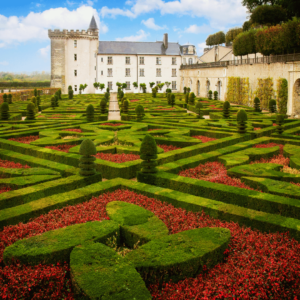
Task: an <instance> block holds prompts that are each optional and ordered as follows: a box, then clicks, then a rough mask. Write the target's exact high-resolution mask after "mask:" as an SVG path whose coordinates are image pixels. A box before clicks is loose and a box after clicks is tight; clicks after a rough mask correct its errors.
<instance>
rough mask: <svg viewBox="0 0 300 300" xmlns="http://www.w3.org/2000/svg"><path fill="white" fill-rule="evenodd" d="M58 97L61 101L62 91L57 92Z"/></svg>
mask: <svg viewBox="0 0 300 300" xmlns="http://www.w3.org/2000/svg"><path fill="white" fill-rule="evenodd" d="M57 97H58V99H59V100H61V89H59V90H58V91H57Z"/></svg>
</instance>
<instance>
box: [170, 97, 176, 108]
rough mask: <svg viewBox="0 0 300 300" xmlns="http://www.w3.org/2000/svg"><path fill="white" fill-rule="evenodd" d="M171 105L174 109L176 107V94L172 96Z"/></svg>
mask: <svg viewBox="0 0 300 300" xmlns="http://www.w3.org/2000/svg"><path fill="white" fill-rule="evenodd" d="M170 104H171V105H172V107H174V105H175V95H174V94H171V102H170Z"/></svg>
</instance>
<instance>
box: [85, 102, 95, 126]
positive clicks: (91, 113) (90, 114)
mask: <svg viewBox="0 0 300 300" xmlns="http://www.w3.org/2000/svg"><path fill="white" fill-rule="evenodd" d="M94 117H95V109H94V106H93V105H92V104H89V105H88V106H87V108H86V119H87V121H88V122H93V121H94Z"/></svg>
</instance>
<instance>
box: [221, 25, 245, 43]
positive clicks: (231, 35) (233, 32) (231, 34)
mask: <svg viewBox="0 0 300 300" xmlns="http://www.w3.org/2000/svg"><path fill="white" fill-rule="evenodd" d="M242 31H243V29H242V28H232V29H229V30H228V31H227V33H226V36H225V41H226V44H229V43H231V42H233V40H234V39H235V38H236V37H237V36H238V35H239V34H240V33H241V32H242Z"/></svg>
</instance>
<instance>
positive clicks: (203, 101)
mask: <svg viewBox="0 0 300 300" xmlns="http://www.w3.org/2000/svg"><path fill="white" fill-rule="evenodd" d="M200 102H201V103H210V102H209V101H205V100H202V101H200Z"/></svg>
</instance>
